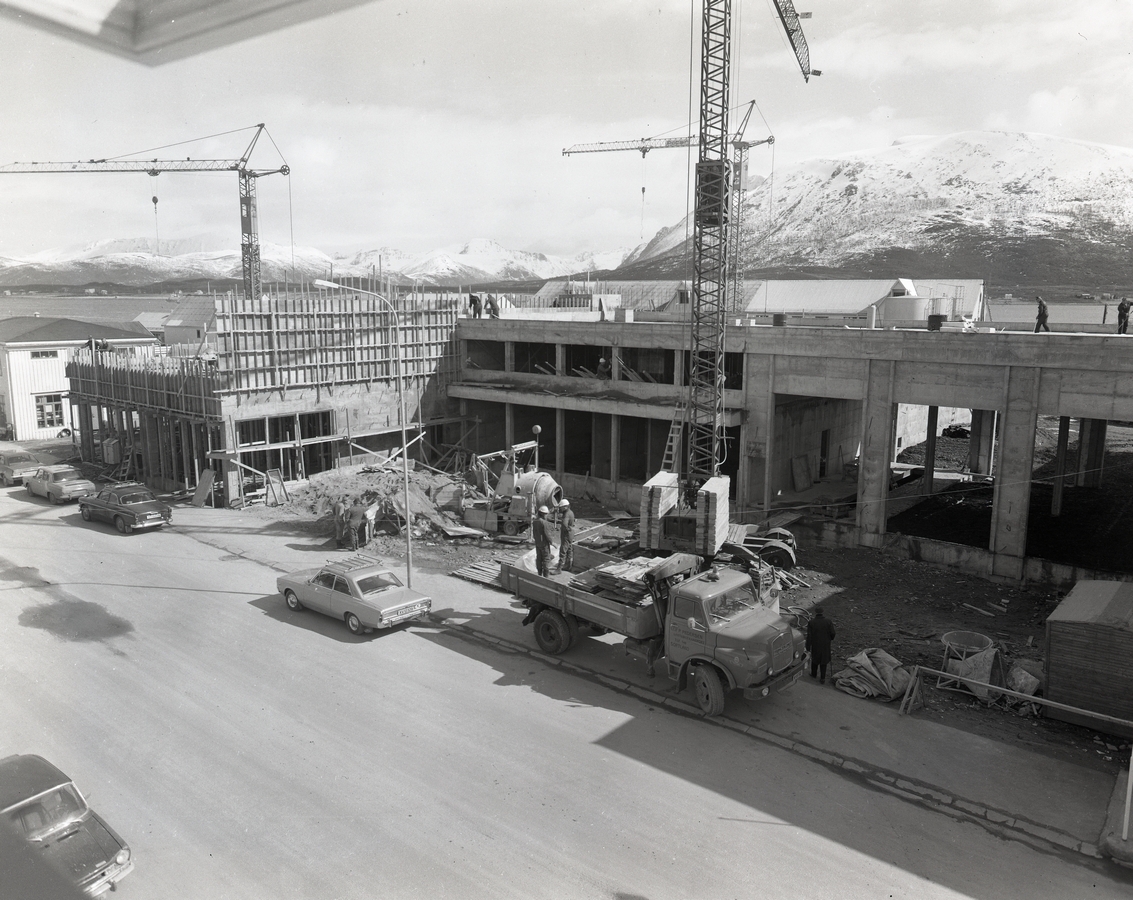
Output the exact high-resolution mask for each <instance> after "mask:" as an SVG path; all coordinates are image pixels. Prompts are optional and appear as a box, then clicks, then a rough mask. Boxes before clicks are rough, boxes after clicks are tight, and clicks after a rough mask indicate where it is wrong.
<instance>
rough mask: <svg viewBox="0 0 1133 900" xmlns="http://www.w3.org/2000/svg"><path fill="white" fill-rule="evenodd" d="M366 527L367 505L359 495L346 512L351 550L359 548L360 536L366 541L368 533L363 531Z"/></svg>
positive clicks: (363, 541)
mask: <svg viewBox="0 0 1133 900" xmlns="http://www.w3.org/2000/svg"><path fill="white" fill-rule="evenodd" d="M365 527H366V507H365V506H364V505H363V503H362V498H361V497H359V498H358V499H357V500H355V501H354V504H353V505H352V506H351V507H350V509H349V510H347V512H346V528H347V537H349V538H350V549H351V550H357V549H358V541H359V538H360V539H361V541H362V543H363V544H365V543H366V535H365V534H363V533H362V529H364V528H365Z"/></svg>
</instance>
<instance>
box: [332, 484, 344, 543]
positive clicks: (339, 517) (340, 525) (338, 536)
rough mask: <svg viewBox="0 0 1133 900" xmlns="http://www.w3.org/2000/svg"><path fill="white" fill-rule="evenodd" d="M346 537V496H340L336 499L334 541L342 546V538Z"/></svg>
mask: <svg viewBox="0 0 1133 900" xmlns="http://www.w3.org/2000/svg"><path fill="white" fill-rule="evenodd" d="M345 537H346V497H345V496H343V497H339V498H338V499H337V500H335V501H334V542H335V544H336V545H337V546H339V547H341V546H342V540H343V538H345Z"/></svg>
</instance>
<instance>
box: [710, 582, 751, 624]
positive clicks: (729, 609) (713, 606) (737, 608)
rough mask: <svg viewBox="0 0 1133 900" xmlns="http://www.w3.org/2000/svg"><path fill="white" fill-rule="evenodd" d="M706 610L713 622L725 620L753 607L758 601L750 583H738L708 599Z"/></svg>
mask: <svg viewBox="0 0 1133 900" xmlns="http://www.w3.org/2000/svg"><path fill="white" fill-rule="evenodd" d="M707 605H708V612H709V614H710V615H711V616H712V621H713V622H727V621H729V620H730V619H734V618H735V617H736V616H738V615H739V614H740V613H744V612H747V611H748V610H749V609H755V608H756V607H757V606H758V605H759V603H758V601H757V600H756V597H755V594H754V593H753V591H752V587H751V585H750V584H746V585H739V586H737V587H734V588H732V589H731V590H730V591H728V592H727V593H724V594H720V595H719V596H717V597H713V598H712V599H711V600H709V601H708V604H707Z"/></svg>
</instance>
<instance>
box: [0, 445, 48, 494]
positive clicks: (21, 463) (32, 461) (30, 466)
mask: <svg viewBox="0 0 1133 900" xmlns="http://www.w3.org/2000/svg"><path fill="white" fill-rule="evenodd" d="M38 466H39V460H38V459H36V458H35V457H34V456H32V455H31V454H30V453H25V452H24V451H22V450H13V451H11V452H9V453H0V481H2V482H3V483H4V485H5V486H11V485H13V484H19V483H20V482H21V481H23V480H24V476H26V475H30V474H31V473H32V472H34V471H35V470H36V468H38Z"/></svg>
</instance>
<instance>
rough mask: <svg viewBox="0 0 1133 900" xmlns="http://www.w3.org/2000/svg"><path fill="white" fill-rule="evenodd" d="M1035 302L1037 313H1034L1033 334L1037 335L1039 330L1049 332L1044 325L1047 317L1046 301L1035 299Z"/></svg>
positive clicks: (1048, 327)
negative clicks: (1037, 306)
mask: <svg viewBox="0 0 1133 900" xmlns="http://www.w3.org/2000/svg"><path fill="white" fill-rule="evenodd" d="M1035 302H1036V303H1038V305H1039V309H1038V312H1037V313H1035V334H1038V333H1039V329H1042V330H1043V331H1050V326H1049V325H1047V324H1046V318H1047V315H1048V312H1047V308H1046V301H1045V300H1044V299H1043V298H1042V297H1035Z"/></svg>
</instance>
